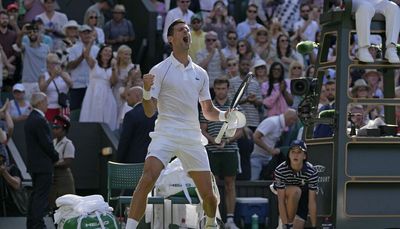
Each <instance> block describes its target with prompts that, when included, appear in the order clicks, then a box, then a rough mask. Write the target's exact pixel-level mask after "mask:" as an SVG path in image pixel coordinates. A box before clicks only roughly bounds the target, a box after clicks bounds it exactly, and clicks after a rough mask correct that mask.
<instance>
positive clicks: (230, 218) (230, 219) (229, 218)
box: [226, 216, 234, 223]
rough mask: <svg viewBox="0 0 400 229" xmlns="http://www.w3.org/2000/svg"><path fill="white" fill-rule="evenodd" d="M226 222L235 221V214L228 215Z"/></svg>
mask: <svg viewBox="0 0 400 229" xmlns="http://www.w3.org/2000/svg"><path fill="white" fill-rule="evenodd" d="M226 222H227V223H233V222H234V221H233V216H228V217H226Z"/></svg>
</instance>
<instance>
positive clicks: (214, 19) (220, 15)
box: [204, 0, 236, 48]
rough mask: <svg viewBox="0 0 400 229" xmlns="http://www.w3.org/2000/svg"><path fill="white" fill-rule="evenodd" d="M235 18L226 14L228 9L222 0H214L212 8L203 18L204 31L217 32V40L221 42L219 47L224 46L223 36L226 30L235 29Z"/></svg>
mask: <svg viewBox="0 0 400 229" xmlns="http://www.w3.org/2000/svg"><path fill="white" fill-rule="evenodd" d="M235 27H236V25H235V20H234V19H233V17H231V16H228V10H227V8H226V5H225V3H224V2H223V1H220V0H218V1H215V2H214V6H213V9H212V10H211V12H210V14H209V15H208V17H207V18H206V19H205V24H204V31H214V32H216V33H217V34H218V40H219V41H220V42H221V47H222V48H225V46H226V40H225V37H226V35H227V33H228V31H232V30H235V29H236V28H235Z"/></svg>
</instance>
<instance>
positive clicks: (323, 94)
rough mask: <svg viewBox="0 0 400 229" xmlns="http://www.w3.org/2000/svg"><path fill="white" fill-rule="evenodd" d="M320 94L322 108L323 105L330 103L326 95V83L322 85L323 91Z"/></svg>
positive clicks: (319, 107)
mask: <svg viewBox="0 0 400 229" xmlns="http://www.w3.org/2000/svg"><path fill="white" fill-rule="evenodd" d="M319 94H320V96H319V103H318V110H319V109H321V107H322V106H325V105H327V104H329V100H328V98H327V97H326V94H327V93H326V89H325V85H324V84H323V85H322V86H321V92H320V93H319Z"/></svg>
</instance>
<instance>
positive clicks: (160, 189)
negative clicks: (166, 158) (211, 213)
mask: <svg viewBox="0 0 400 229" xmlns="http://www.w3.org/2000/svg"><path fill="white" fill-rule="evenodd" d="M155 188H156V193H157V195H160V196H164V197H168V196H172V195H175V194H178V193H179V194H178V196H185V197H186V199H187V200H188V201H189V203H191V198H190V197H191V196H192V197H193V196H197V195H196V194H197V193H196V191H195V189H196V185H195V184H194V182H193V180H192V178H190V177H189V176H188V175H187V173H186V172H185V171H184V170H183V168H182V164H181V161H180V160H179V159H178V158H176V159H175V160H173V161H172V162H170V163H169V164H168V165H167V167H166V168H165V169H164V170H163V171H162V172H161V175H160V177H159V178H158V180H157V182H156V185H155ZM182 192H183V194H182Z"/></svg>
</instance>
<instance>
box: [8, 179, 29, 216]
mask: <svg viewBox="0 0 400 229" xmlns="http://www.w3.org/2000/svg"><path fill="white" fill-rule="evenodd" d="M7 187H8V192H9V193H10V195H11V198H12V199H13V201H14V204H15V206H16V207H17V209H18V211H19V213H21V215H23V216H26V215H27V214H28V203H29V197H30V195H31V192H32V190H31V189H30V187H29V188H28V187H26V186H24V187H21V189H19V190H15V189H13V188H11V187H9V186H8V185H7Z"/></svg>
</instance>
